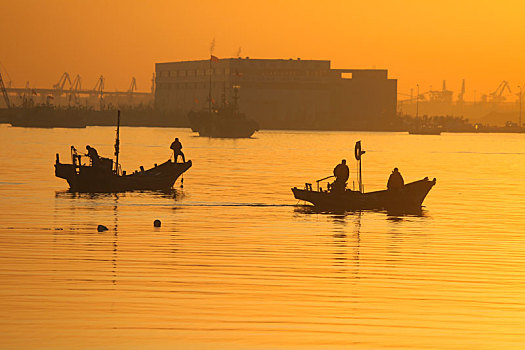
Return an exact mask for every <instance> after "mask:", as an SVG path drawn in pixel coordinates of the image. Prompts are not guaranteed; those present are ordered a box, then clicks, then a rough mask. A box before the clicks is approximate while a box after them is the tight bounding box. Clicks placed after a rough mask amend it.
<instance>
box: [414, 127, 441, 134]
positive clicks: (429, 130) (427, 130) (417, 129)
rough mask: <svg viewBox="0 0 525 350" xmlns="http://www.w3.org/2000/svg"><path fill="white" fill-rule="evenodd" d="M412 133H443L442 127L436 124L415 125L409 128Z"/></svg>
mask: <svg viewBox="0 0 525 350" xmlns="http://www.w3.org/2000/svg"><path fill="white" fill-rule="evenodd" d="M408 133H409V134H410V135H441V128H438V127H434V126H425V127H415V128H410V129H408Z"/></svg>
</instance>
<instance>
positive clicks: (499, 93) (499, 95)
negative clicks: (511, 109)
mask: <svg viewBox="0 0 525 350" xmlns="http://www.w3.org/2000/svg"><path fill="white" fill-rule="evenodd" d="M505 89H507V90H508V92H509V93H512V91H510V86H509V83H508V81H506V80H503V81H502V82H501V83H500V84H499V85H498V87H497V88H496V90H494V91H493V92H491V93H490V101H491V102H495V103H499V102H503V101H505V100H506V98H505V96H503V93H504V92H505Z"/></svg>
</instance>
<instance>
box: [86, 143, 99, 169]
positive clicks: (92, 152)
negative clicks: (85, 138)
mask: <svg viewBox="0 0 525 350" xmlns="http://www.w3.org/2000/svg"><path fill="white" fill-rule="evenodd" d="M86 150H87V156H88V157H89V158H91V165H93V166H98V165H99V164H100V156H99V155H98V152H97V150H96V149H94V148H93V147H91V146H90V145H87V146H86Z"/></svg>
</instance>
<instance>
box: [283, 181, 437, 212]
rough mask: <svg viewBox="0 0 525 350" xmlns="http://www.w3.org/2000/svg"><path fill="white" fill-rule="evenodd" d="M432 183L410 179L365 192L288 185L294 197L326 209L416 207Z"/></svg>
mask: <svg viewBox="0 0 525 350" xmlns="http://www.w3.org/2000/svg"><path fill="white" fill-rule="evenodd" d="M435 184H436V179H433V180H429V179H428V178H424V179H423V180H419V181H415V182H411V183H409V184H406V185H405V186H404V187H403V188H402V189H399V190H383V191H375V192H368V193H361V192H358V191H350V190H346V191H345V192H340V193H337V192H321V191H312V190H309V189H298V188H297V187H294V188H292V192H293V194H294V196H295V198H296V199H299V200H303V201H306V202H310V203H312V204H313V205H314V206H316V207H318V208H322V209H330V210H332V209H333V210H366V209H380V210H381V209H385V210H391V211H395V210H401V211H404V210H417V209H419V208H421V205H422V204H423V201H424V200H425V197H426V196H427V194H428V192H429V191H430V190H431V189H432V187H433V186H434V185H435Z"/></svg>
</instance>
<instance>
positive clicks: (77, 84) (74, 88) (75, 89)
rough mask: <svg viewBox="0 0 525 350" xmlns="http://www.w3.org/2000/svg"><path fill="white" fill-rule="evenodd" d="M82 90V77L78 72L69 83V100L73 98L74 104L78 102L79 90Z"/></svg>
mask: <svg viewBox="0 0 525 350" xmlns="http://www.w3.org/2000/svg"><path fill="white" fill-rule="evenodd" d="M80 90H82V78H81V77H80V75H79V74H77V76H76V77H75V79H73V83H72V84H71V89H70V94H69V102H71V100H74V102H75V104H79V91H80Z"/></svg>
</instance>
